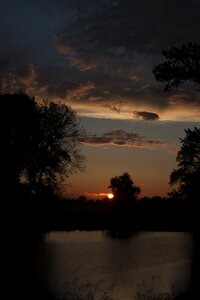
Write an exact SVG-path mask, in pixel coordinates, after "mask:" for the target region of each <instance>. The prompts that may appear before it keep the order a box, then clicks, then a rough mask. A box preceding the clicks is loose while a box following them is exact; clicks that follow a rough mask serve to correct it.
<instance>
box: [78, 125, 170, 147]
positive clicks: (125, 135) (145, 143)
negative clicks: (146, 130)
mask: <svg viewBox="0 0 200 300" xmlns="http://www.w3.org/2000/svg"><path fill="white" fill-rule="evenodd" d="M80 141H81V143H83V144H86V145H89V146H103V145H113V146H118V147H132V148H142V149H157V148H160V147H166V146H167V145H168V143H167V142H163V141H160V140H151V139H147V138H146V137H145V136H143V135H140V134H138V133H135V132H127V131H124V130H121V129H118V130H113V131H109V132H106V133H104V134H100V135H97V134H92V133H91V134H88V135H87V136H86V137H85V138H83V139H81V140H80Z"/></svg>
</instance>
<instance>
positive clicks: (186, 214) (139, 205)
mask: <svg viewBox="0 0 200 300" xmlns="http://www.w3.org/2000/svg"><path fill="white" fill-rule="evenodd" d="M49 225H50V227H49V229H50V230H113V231H115V230H116V231H123V230H124V231H130V232H134V231H140V230H163V231H166V230H170V231H190V230H192V229H193V225H194V222H193V218H192V217H191V213H190V209H189V207H187V205H186V204H184V203H183V202H181V201H180V200H178V199H177V200H176V199H173V200H172V199H170V198H161V197H159V196H154V197H152V198H148V197H144V198H141V199H140V200H138V201H134V202H132V203H130V202H129V203H128V204H127V203H126V202H118V201H112V200H109V199H103V200H87V199H86V198H85V197H80V198H78V199H65V198H63V199H57V200H56V201H55V206H54V211H53V214H52V218H51V222H50V224H49Z"/></svg>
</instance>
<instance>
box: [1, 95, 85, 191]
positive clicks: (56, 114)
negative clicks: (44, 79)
mask: <svg viewBox="0 0 200 300" xmlns="http://www.w3.org/2000/svg"><path fill="white" fill-rule="evenodd" d="M0 101H1V110H0V134H1V150H0V180H1V184H9V185H12V184H13V185H16V184H19V183H20V182H25V183H27V184H28V185H29V186H30V187H31V188H32V189H35V188H36V187H37V186H39V185H43V186H54V187H55V186H56V185H57V184H58V183H59V181H60V180H61V179H62V178H63V177H65V176H68V175H69V174H71V173H73V172H75V171H76V170H82V169H83V168H84V157H83V155H82V154H81V153H80V150H79V148H78V140H79V138H80V137H82V135H83V130H82V128H81V126H80V124H79V122H78V120H77V117H76V114H75V112H74V111H73V110H72V109H71V108H70V107H69V106H67V105H62V104H58V103H54V102H48V101H42V102H41V103H38V102H36V100H35V99H34V98H31V97H29V96H28V95H26V94H20V93H19V94H1V95H0Z"/></svg>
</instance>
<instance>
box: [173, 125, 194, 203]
mask: <svg viewBox="0 0 200 300" xmlns="http://www.w3.org/2000/svg"><path fill="white" fill-rule="evenodd" d="M185 132H186V136H185V138H184V139H180V140H181V144H182V146H181V149H180V150H179V151H178V154H177V158H176V160H177V162H178V168H177V169H176V170H173V172H172V173H171V175H170V184H171V185H175V186H177V188H178V192H179V193H180V195H181V197H182V199H183V200H186V201H188V200H189V203H191V204H193V205H194V203H193V200H194V199H198V198H199V179H200V129H199V128H197V127H195V128H194V129H193V130H191V129H187V130H185Z"/></svg>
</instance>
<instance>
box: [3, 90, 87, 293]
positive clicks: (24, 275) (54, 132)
mask: <svg viewBox="0 0 200 300" xmlns="http://www.w3.org/2000/svg"><path fill="white" fill-rule="evenodd" d="M0 101H1V110H0V134H1V148H0V188H1V195H2V212H3V215H4V232H3V233H4V234H3V238H4V239H3V245H4V246H5V247H4V250H5V251H4V253H3V255H4V258H6V259H5V261H6V262H7V265H6V270H5V274H6V273H8V271H9V272H10V274H8V276H5V285H4V286H5V288H6V289H7V293H8V291H9V295H8V299H13V298H18V299H27V298H26V297H25V295H24V294H25V293H26V292H27V291H28V290H29V291H30V290H31V289H32V288H35V286H34V285H35V282H36V281H35V277H34V259H35V254H36V251H37V246H38V243H39V241H40V240H41V238H42V237H43V236H44V233H45V232H47V231H48V230H49V228H50V225H51V223H52V219H53V216H54V210H55V205H56V204H55V203H56V201H57V196H56V191H57V188H59V186H60V183H61V180H62V179H63V178H64V176H69V175H70V174H71V173H73V172H75V171H76V170H80V169H81V170H82V169H83V167H84V164H83V163H84V157H83V156H82V155H81V153H80V151H79V148H78V139H79V137H81V136H82V134H83V130H82V128H81V126H80V125H79V123H78V121H77V118H76V114H75V113H74V112H73V111H72V109H71V108H70V107H68V106H65V105H61V104H56V103H53V102H47V101H43V102H41V103H37V102H36V101H35V99H34V98H32V97H29V96H28V95H26V94H23V93H17V94H0ZM7 270H8V271H7ZM19 270H20V272H19ZM22 283H23V284H22ZM10 287H11V288H10ZM23 297H24V298H23Z"/></svg>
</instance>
